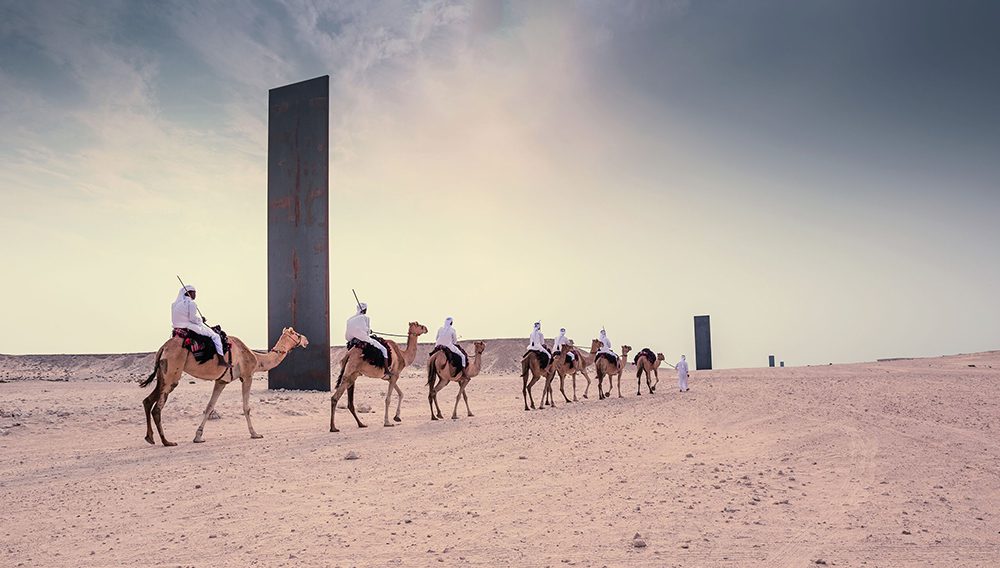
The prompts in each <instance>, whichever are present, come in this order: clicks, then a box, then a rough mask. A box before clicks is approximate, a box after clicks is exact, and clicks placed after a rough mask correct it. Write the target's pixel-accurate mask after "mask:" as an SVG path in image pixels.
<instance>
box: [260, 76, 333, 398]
mask: <svg viewBox="0 0 1000 568" xmlns="http://www.w3.org/2000/svg"><path fill="white" fill-rule="evenodd" d="M268 109H269V110H268V117H267V337H268V342H269V346H273V345H274V344H275V342H276V341H277V340H278V338H279V337H280V336H281V332H282V330H283V329H284V328H285V327H288V326H291V327H294V328H295V330H296V331H298V332H299V333H302V334H304V335H305V336H307V337H308V338H309V348H308V349H305V350H300V349H296V350H295V351H294V352H291V353H289V354H288V357H287V358H286V359H285V360H284V362H282V364H281V365H279V366H278V367H276V368H274V369H272V370H271V371H270V372H269V373H268V375H269V377H268V387H269V388H272V389H296V390H324V391H328V390H330V253H329V250H330V206H329V203H330V200H329V197H330V193H329V171H330V164H329V160H330V154H329V142H330V77H329V76H327V75H324V76H322V77H317V78H315V79H310V80H308V81H302V82H301V83H294V84H292V85H286V86H284V87H277V88H275V89H271V91H270V92H269V94H268Z"/></svg>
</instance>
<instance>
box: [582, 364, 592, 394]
mask: <svg viewBox="0 0 1000 568" xmlns="http://www.w3.org/2000/svg"><path fill="white" fill-rule="evenodd" d="M580 372H581V373H583V378H585V379H587V388H585V389H583V398H590V397H589V396H587V393H589V392H590V375H588V374H587V370H586V369H584V370H583V371H580Z"/></svg>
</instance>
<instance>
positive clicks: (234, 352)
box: [139, 327, 309, 446]
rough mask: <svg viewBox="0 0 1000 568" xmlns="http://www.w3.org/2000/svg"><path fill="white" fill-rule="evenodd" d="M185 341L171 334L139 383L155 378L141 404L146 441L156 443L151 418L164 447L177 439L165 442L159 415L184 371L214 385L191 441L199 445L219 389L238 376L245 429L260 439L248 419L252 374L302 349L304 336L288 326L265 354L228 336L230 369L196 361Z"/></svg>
mask: <svg viewBox="0 0 1000 568" xmlns="http://www.w3.org/2000/svg"><path fill="white" fill-rule="evenodd" d="M183 342H184V340H183V339H181V338H179V337H172V338H170V339H168V340H167V342H166V343H164V344H163V346H162V347H160V349H159V351H157V352H156V359H155V362H154V363H153V372H152V373H150V375H149V376H148V377H146V380H144V381H142V382H140V383H139V386H140V387H146V386H148V385H149V383H151V382H153V379H154V378H155V379H156V387H154V388H153V391H152V392H150V393H149V395H148V396H147V397H146V398H145V399H143V401H142V406H143V409H144V410H145V411H146V441H147V442H149V443H150V444H155V443H156V442H155V441H154V440H153V426H152V424H151V421H150V418H152V421H155V422H156V430H157V431H158V432H159V434H160V442H161V443H163V445H164V446H176V445H177V443H176V442H170V441H167V437H166V436H165V435H164V434H163V424H162V423H161V422H160V415H161V413H162V412H163V407H164V406H166V404H167V397H168V396H170V393H171V392H173V390H174V389H175V388H177V385H178V383H180V381H181V375H182V374H183V373H187V374H188V375H191V376H192V377H194V378H196V379H202V380H204V381H214V382H215V387H214V388H213V389H212V398H210V399H209V401H208V406H206V407H205V415H204V416H203V417H202V419H201V424H200V425H198V431H197V432H196V433H195V436H194V443H196V444H200V443H201V442H204V441H205V440H204V439H202V434H203V433H204V431H205V422H207V421H208V416H209V414H211V413H212V410H214V409H215V402H216V401H217V400H219V395H220V394H222V389H224V388H226V385H228V384H229V383H230V382H232V381H233V379H235V378H239V379H240V381H241V382H242V383H243V416H245V417H246V419H247V428H248V429H249V430H250V437H251V438H253V439H258V438H263V437H264V436H261V435H260V434H258V433H257V432H256V431H255V430H254V429H253V424H252V423H251V422H250V383H251V382H252V381H253V374H254V373H256V372H257V371H270V370H271V369H273V368H275V367H277V366H278V365H279V364H281V362H282V361H284V360H285V357H286V356H287V355H288V352H289V351H291V350H292V349H295V348H296V347H302V348H303V349H304V348H305V347H307V346H308V345H309V340H308V339H306V336H304V335H302V334H301V333H298V332H296V331H295V330H294V329H292V328H290V327H286V328H285V329H283V330H282V331H281V337H279V338H278V341H277V342H276V343H275V344H274V347H273V348H271V350H270V351H268V352H267V353H256V352H254V351H251V350H250V348H248V347H247V346H246V344H245V343H243V342H242V341H240V339H239V338H236V337H233V336H232V335H230V336H229V346H230V347H229V353H230V362H231V363H232V368H230V369H227V368H225V367H223V366H222V365H220V364H219V363H217V362H216V361H215V360H211V361H206V362H205V363H198V362H197V361H195V358H194V355H192V354H191V352H190V351H188V350H187V349H185V348H184V345H183Z"/></svg>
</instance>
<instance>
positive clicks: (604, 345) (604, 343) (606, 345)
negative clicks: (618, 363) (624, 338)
mask: <svg viewBox="0 0 1000 568" xmlns="http://www.w3.org/2000/svg"><path fill="white" fill-rule="evenodd" d="M600 341H601V348H600V349H599V350H598V351H599V352H600V353H610V354H611V355H617V353H615V352H614V350H613V349H612V348H611V340H610V339H608V336H607V335H601V339H600Z"/></svg>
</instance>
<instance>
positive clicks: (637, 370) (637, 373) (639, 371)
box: [635, 365, 642, 379]
mask: <svg viewBox="0 0 1000 568" xmlns="http://www.w3.org/2000/svg"><path fill="white" fill-rule="evenodd" d="M635 378H637V379H641V378H642V366H641V365H636V366H635Z"/></svg>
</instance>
